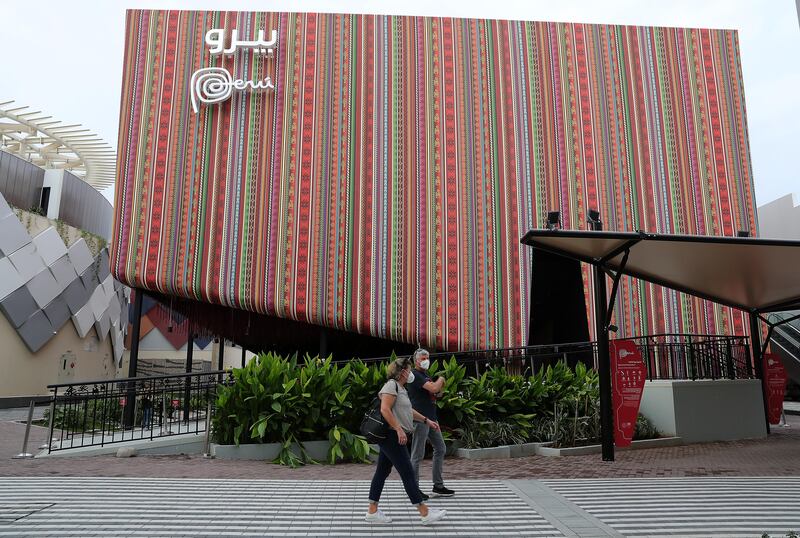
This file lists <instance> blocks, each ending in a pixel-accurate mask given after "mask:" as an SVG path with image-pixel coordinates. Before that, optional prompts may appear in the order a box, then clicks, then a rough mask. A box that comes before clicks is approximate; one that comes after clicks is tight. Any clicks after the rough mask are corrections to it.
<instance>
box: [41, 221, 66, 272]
mask: <svg viewBox="0 0 800 538" xmlns="http://www.w3.org/2000/svg"><path fill="white" fill-rule="evenodd" d="M33 244H34V245H36V248H37V249H38V250H39V255H40V256H41V257H42V259H43V260H44V263H45V264H46V265H53V264H54V263H55V262H56V260H57V259H59V258H60V257H61V256H64V255H66V253H67V247H66V246H65V245H64V241H62V240H61V236H59V235H58V232H57V231H56V229H55V228H54V227H52V226H51V227H50V228H48V229H46V230H45V231H43V232H42V233H40V234H39V235H37V236H36V237H34V238H33Z"/></svg>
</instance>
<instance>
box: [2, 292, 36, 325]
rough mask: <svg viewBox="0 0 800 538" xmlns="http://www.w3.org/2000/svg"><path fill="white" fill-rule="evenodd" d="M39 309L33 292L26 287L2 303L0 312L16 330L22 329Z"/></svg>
mask: <svg viewBox="0 0 800 538" xmlns="http://www.w3.org/2000/svg"><path fill="white" fill-rule="evenodd" d="M38 309H39V307H38V306H36V301H34V300H33V296H32V295H31V292H30V291H29V290H28V288H26V287H25V286H22V287H20V288H18V289H17V290H16V291H14V292H12V293H10V294H8V295H7V296H6V297H5V298H4V299H3V300H2V301H0V310H2V311H3V313H4V314H5V315H6V318H8V321H10V322H11V325H13V326H14V328H19V327H21V326H22V324H23V323H25V322H26V321H27V320H28V318H30V317H31V316H32V315H33V313H34V312H36V311H37V310H38Z"/></svg>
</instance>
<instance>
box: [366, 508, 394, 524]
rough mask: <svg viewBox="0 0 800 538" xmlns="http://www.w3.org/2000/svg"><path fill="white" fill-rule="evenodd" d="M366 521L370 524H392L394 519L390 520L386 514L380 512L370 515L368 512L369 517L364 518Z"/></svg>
mask: <svg viewBox="0 0 800 538" xmlns="http://www.w3.org/2000/svg"><path fill="white" fill-rule="evenodd" d="M364 519H366V520H367V521H369V522H370V523H391V522H392V518H390V517H389V516H387V515H386V514H384V513H383V512H381V511H380V510H377V511H376V512H375V513H374V514H370V513H369V512H367V515H366V516H365V517H364Z"/></svg>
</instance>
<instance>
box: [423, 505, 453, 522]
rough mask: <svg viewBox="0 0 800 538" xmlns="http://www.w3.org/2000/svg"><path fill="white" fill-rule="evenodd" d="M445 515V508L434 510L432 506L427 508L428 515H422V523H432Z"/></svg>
mask: <svg viewBox="0 0 800 538" xmlns="http://www.w3.org/2000/svg"><path fill="white" fill-rule="evenodd" d="M446 515H447V510H435V509H433V508H428V515H427V516H422V524H423V525H433V524H434V523H436V522H437V521H439V520H440V519H444V516H446Z"/></svg>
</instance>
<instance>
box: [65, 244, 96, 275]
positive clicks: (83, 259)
mask: <svg viewBox="0 0 800 538" xmlns="http://www.w3.org/2000/svg"><path fill="white" fill-rule="evenodd" d="M68 252H69V259H70V260H71V261H72V265H74V266H75V271H77V272H78V274H82V273H83V272H84V271H86V269H88V268H89V266H90V265H92V262H93V261H94V259H93V258H92V253H91V251H89V247H88V246H86V241H84V240H83V239H78V240H77V241H75V242H74V243H73V244H72V245H70V247H69V249H68Z"/></svg>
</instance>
